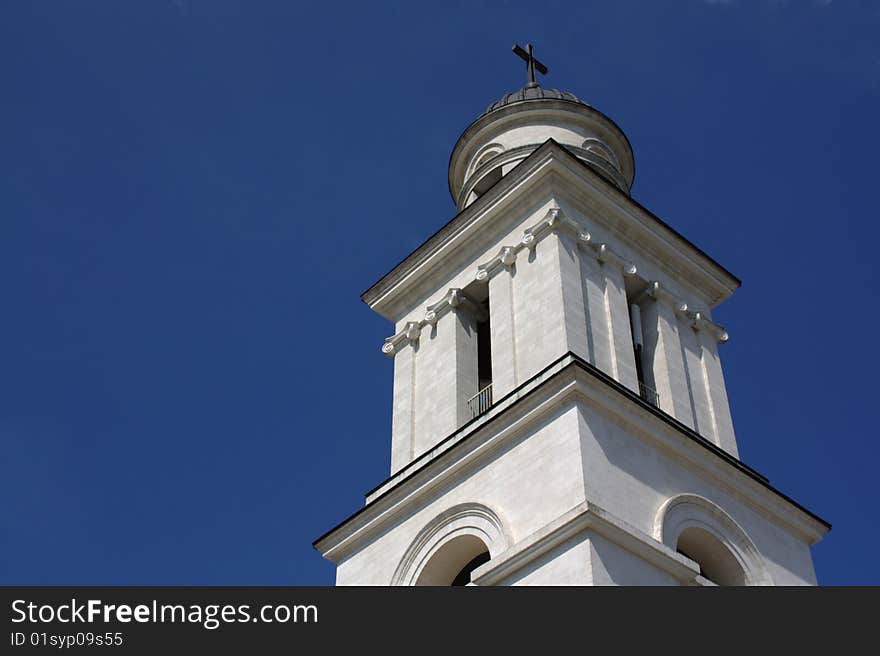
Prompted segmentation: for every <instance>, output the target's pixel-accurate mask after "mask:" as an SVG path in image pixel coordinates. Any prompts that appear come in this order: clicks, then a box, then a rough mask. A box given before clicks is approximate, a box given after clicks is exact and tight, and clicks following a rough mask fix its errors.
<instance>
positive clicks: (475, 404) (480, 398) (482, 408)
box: [467, 383, 492, 419]
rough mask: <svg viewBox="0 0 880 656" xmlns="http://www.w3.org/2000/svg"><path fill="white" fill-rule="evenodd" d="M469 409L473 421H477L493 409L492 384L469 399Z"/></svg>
mask: <svg viewBox="0 0 880 656" xmlns="http://www.w3.org/2000/svg"><path fill="white" fill-rule="evenodd" d="M467 404H468V409H469V410H470V411H471V419H476V418H477V417H479V416H480V415H481V414H483V413H484V412H486V411H487V410H488V409H489V408H491V407H492V383H489V384H488V385H486V386H485V387H484V388H483V389H481V390H480V391H479V392H477V393H476V394H474V395H473V396H472V397H471V398H470V399H468V402H467Z"/></svg>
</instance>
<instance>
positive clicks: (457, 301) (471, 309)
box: [382, 287, 486, 356]
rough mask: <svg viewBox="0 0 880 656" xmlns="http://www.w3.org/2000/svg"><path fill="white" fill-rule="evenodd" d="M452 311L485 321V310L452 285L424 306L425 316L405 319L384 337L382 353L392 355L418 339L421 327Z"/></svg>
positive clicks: (431, 323)
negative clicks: (404, 322)
mask: <svg viewBox="0 0 880 656" xmlns="http://www.w3.org/2000/svg"><path fill="white" fill-rule="evenodd" d="M453 311H464V312H467V313H468V314H470V315H471V316H472V317H473V318H474V319H476V320H477V321H485V319H486V311H485V310H484V309H483V308H482V307H480V306H479V305H477V304H476V303H474V302H473V301H472V300H471V299H469V298H468V297H467V296H466V295H465V293H464V292H463V291H462V290H461V289H459V288H457V287H452V288H450V289H448V290H447V291H446V295H445V296H444V297H443V298H442V299H440V300H439V301H437V302H436V303H434V304H433V305H429V306H427V307H426V308H425V317H424V318H423V319H421V320H420V321H407V322H406V325H405V326H404V328H403V330H401V331H400V332H399V333H397V334H395V335H392V336H391V337H388V338H386V339H385V342H384V343H383V344H382V353H384V354H385V355H389V356H393V355H395V354H396V353H398V352H399V351H400V349H402V348H403V347H404V346H406V345H407V344H415V343H417V342H418V341H419V338H420V337H421V334H422V328H424V327H425V326H434V325H436V324H437V322H438V321H439V320H440V318H441V317H443V315H444V314H447V313H448V312H453Z"/></svg>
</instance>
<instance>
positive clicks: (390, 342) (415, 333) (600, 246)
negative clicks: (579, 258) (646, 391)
mask: <svg viewBox="0 0 880 656" xmlns="http://www.w3.org/2000/svg"><path fill="white" fill-rule="evenodd" d="M551 233H564V234H567V235H570V236H571V237H572V238H574V240H575V243H576V244H577V246H578V248H579V249H580V250H581V251H584V252H586V253H589V254H591V255H592V256H593V257H595V258H596V259H597V260H598V261H599V262H601V263H603V264H610V265H612V266H616V267H619V268H620V269H621V270H622V271H623V273H624V275H626V276H630V277H634V276H637V275H638V267H637V266H636V265H635V264H634V263H633V262H630V261H629V260H627V259H626V258H624V257H622V256H621V255H619V254H618V253H616V252H615V251H614V249H612V248H611V246H609V245H608V244H606V243H596V242H595V241H594V240H593V237H592V235H591V234H590V232H589V230H588V229H587V228H586V227H584V226H582V225H581V224H580V223H578V222H577V221H575V220H574V219H572V218H571V217H569V216H568V215H567V214H566V213H565V212H564V211H563V210H562V209H561V208H559V207H551V208H550V209H549V210H547V214H546V215H545V216H544V218H543V219H542V220H541V221H539V222H538V223H536V224H535V225H533V226H532V227H530V228H526V229H525V230H524V231H523V237H522V239H520V241H519V242H517V243H516V244H514V245H512V246H502V247H501V250H500V251H499V252H498V255H496V256H495V257H493V258H492V259H491V260H489V261H488V262H486V263H484V264H480V265H478V266H477V269H476V271H475V272H474V277H473V280H477V281H480V282H486V281H488V280H489V279H490V278H492V277H493V276H495V275H496V274H498V273H499V272H501V271H509V270H510V267H512V266H513V265H514V264H515V263H516V260H517V256H518V255H519V253H520V252H521V251H523V250H525V249H529V250H531V251H534V249H535V248H536V247H537V245H538V242H539V241H541V240H542V239H544V237H546V236H547V235H549V234H551ZM647 282H648V287H647V288H646V289H645V291H644V292H643V294H647V295H649V296H650V297H652V298H654V299H655V300H658V301H661V300H662V301H664V302H668V303H670V304H671V305H672V307H673V309H675V311H676V312H677V313H679V314H681V315H683V316H685V317H686V318H687V319H688V320H689V321H690V324H691V325H692V326H693V327H694V328H695V329H697V330H706V331H707V332H709V333H710V334H711V335H712V336H713V337H714V339H715V340H716V341H718V342H726V341H727V340H728V339H729V336H728V334H727V331H725V330H724V327H723V326H720V325H718V324H717V323H715V322H713V321H711V320H709V319H707V318H706V317H705V316H704V315H703V314H702V313H700V312H694V311H691V310H689V309H688V305H687V303H685V302H684V301H682V300H680V299H678V298H677V297H675V296H673V295H672V294H671V293H669V291H668V290H667V289H666V288H665V287H663V286H662V285H661V284H660V283H659V282H657V281H656V280H655V281H647ZM458 307H461V308H462V309H464V310H466V311H468V312H470V313H471V314H472V315H473V316H474V317H475V318H477V319H478V320H480V319H481V318H484V314H485V313H484V312H483V310H482V308H480V307H479V306H477V304H476V303H474V302H473V301H471V300H470V299H469V298H468V297H467V296H466V295H465V294H464V292H462V290H461V289H460V288H457V287H456V288H450V289H448V290H447V291H446V294H445V295H444V296H443V298H442V299H441V300H440V301H438V302H437V303H434V304H433V305H428V306H427V307H426V308H425V317H424V318H423V319H421V320H419V321H409V322H407V323H406V324H405V326H404V329H403V330H402V331H400V332H399V333H396V334H394V335H392V336H391V337H388V338H386V339H385V341H384V343H383V344H382V353H384V354H385V355H388V356H394V355H395V354H396V353H398V352H399V351H400V350H401V349H402V348H403V347H404V346H406V345H407V344H414V343H415V342H417V341H418V339H419V335H420V334H421V329H422V328H423V327H425V326H426V325H432V326H433V325H434V324H436V323H437V320H438V319H439V318H440V317H441V316H443V314H445V313H446V312H448V311H449V310H450V309H455V308H458Z"/></svg>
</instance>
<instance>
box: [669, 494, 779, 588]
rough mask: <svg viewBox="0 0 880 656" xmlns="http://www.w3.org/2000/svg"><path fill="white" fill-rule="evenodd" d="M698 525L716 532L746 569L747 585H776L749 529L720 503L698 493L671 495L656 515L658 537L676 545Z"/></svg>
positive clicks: (671, 545) (712, 532)
mask: <svg viewBox="0 0 880 656" xmlns="http://www.w3.org/2000/svg"><path fill="white" fill-rule="evenodd" d="M690 527H698V528H701V529H703V530H704V531H706V532H708V533H710V534H711V535H714V536H715V537H716V538H717V539H718V540H719V541H720V542H721V543H722V544H723V545H724V546H725V547H727V549H728V550H729V551H730V552H731V553H732V554H733V556H734V557H735V558H736V560H737V562H739V564H740V566H741V567H742V569H743V572H745V577H746V585H773V579H772V578H770V574H769V572H768V571H767V567H766V565H765V564H764V559H763V558H762V557H761V553H760V552H759V551H758V548H757V547H756V546H755V543H754V542H752V540H751V538H749V536H748V534H747V533H746V532H745V530H744V529H743V528H742V527H741V526H740V525H739V524H738V523H737V522H736V520H735V519H733V517H731V516H730V515H728V514H727V513H726V512H725V511H724V510H723V509H722V508H721V507H720V506H718V505H717V504H716V503H713V502H712V501H710V500H709V499H707V498H705V497H702V496H700V495H698V494H679V495H677V496H674V497H672V498H670V499H667V500H666V501H665V502H664V503H663V504H662V505H661V506H660V508H659V510H658V511H657V515H656V516H655V518H654V539H655V540H657V541H659V542H662V543H663V544H665V545H666V546H667V547H669V548H670V549H673V550H674V549H675V548H676V546H677V544H678V538H679V536H680V535H681V534H682V532H683V531H684V530H685V529H687V528H690Z"/></svg>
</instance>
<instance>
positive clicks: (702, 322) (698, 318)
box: [693, 312, 730, 344]
mask: <svg viewBox="0 0 880 656" xmlns="http://www.w3.org/2000/svg"><path fill="white" fill-rule="evenodd" d="M693 326H694V328H696V329H697V330H705V331H707V332H708V333H709V334H710V335H712V337H714V338H715V341H717V342H719V343H721V344H723V343H724V342H726V341H727V340H729V339H730V335H728V334H727V331H726V330H724V327H723V326H721V325H719V324H717V323H715V322H714V321H711V320H710V319H706V318H705V317H704V316H703V315H702V313H700V312H694V313H693Z"/></svg>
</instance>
